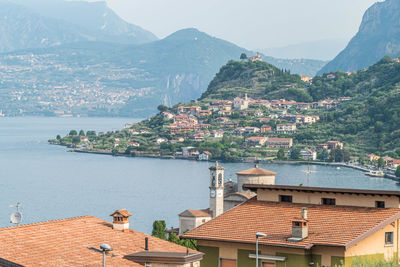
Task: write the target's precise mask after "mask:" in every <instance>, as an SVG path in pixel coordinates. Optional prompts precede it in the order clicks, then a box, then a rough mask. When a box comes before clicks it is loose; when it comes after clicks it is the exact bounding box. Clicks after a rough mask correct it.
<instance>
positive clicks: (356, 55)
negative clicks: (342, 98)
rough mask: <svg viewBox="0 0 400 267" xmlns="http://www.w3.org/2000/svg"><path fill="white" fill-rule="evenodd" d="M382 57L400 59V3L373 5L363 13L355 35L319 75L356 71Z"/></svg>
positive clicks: (394, 1) (390, 1) (390, 0)
mask: <svg viewBox="0 0 400 267" xmlns="http://www.w3.org/2000/svg"><path fill="white" fill-rule="evenodd" d="M384 56H390V57H392V58H395V57H400V1H399V0H386V1H384V2H378V3H375V4H374V5H373V6H371V7H370V8H369V9H368V10H367V11H366V12H365V14H364V17H363V19H362V22H361V26H360V28H359V31H358V33H357V34H356V35H355V36H354V37H353V39H352V40H351V41H350V42H349V44H348V45H347V47H346V48H345V49H344V50H343V51H342V52H341V53H339V54H338V55H337V56H336V57H335V58H334V59H333V60H332V61H330V62H329V63H328V64H326V65H325V66H324V67H323V68H322V69H321V70H320V71H319V72H318V75H322V74H323V73H328V72H331V71H338V70H342V71H356V70H360V69H363V68H367V67H368V66H371V65H372V64H374V63H375V62H377V61H378V60H380V59H381V58H382V57H384Z"/></svg>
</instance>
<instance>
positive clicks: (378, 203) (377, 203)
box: [375, 201, 385, 209]
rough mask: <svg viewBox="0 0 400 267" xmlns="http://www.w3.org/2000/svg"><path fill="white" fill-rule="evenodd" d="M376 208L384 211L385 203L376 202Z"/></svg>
mask: <svg viewBox="0 0 400 267" xmlns="http://www.w3.org/2000/svg"><path fill="white" fill-rule="evenodd" d="M375 207H377V208H380V209H384V208H385V201H375Z"/></svg>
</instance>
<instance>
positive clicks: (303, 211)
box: [301, 208, 308, 220]
mask: <svg viewBox="0 0 400 267" xmlns="http://www.w3.org/2000/svg"><path fill="white" fill-rule="evenodd" d="M301 218H303V219H304V220H307V219H308V217H307V208H302V209H301Z"/></svg>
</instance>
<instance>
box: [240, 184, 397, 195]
mask: <svg viewBox="0 0 400 267" xmlns="http://www.w3.org/2000/svg"><path fill="white" fill-rule="evenodd" d="M243 188H247V189H250V190H253V191H256V190H257V189H267V190H289V191H290V190H292V191H293V190H294V191H299V192H326V193H347V194H363V195H385V196H399V197H400V191H389V190H368V189H349V188H329V187H310V186H295V185H266V184H244V185H243Z"/></svg>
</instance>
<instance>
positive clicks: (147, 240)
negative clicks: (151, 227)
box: [144, 237, 149, 251]
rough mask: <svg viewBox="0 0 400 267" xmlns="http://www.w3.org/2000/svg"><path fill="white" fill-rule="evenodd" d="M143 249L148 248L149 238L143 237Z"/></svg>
mask: <svg viewBox="0 0 400 267" xmlns="http://www.w3.org/2000/svg"><path fill="white" fill-rule="evenodd" d="M144 250H146V251H148V250H149V238H148V237H146V238H145V239H144Z"/></svg>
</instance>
